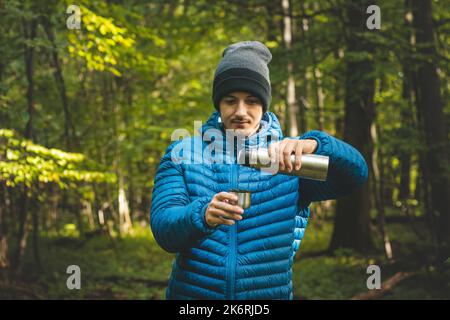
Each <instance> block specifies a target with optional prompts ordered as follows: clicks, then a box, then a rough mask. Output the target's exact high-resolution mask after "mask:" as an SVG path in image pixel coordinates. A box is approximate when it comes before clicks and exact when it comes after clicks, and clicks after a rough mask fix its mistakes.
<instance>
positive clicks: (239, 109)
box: [235, 100, 247, 116]
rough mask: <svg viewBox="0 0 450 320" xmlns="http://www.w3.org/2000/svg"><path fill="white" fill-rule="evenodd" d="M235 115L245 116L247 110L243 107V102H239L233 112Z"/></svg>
mask: <svg viewBox="0 0 450 320" xmlns="http://www.w3.org/2000/svg"><path fill="white" fill-rule="evenodd" d="M235 114H236V115H239V116H245V115H247V108H246V107H245V101H244V100H239V103H238V106H237V110H236V112H235Z"/></svg>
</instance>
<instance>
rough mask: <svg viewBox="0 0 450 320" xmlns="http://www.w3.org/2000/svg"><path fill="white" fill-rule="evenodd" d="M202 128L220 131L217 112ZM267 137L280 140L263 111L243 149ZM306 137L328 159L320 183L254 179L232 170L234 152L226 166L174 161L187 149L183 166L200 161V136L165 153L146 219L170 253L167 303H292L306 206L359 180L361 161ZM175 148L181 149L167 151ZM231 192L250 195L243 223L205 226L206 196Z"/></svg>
mask: <svg viewBox="0 0 450 320" xmlns="http://www.w3.org/2000/svg"><path fill="white" fill-rule="evenodd" d="M207 129H216V130H218V131H219V130H221V123H220V115H219V113H218V112H214V113H213V114H212V116H211V117H210V118H209V119H208V121H207V123H205V124H204V125H203V127H202V131H201V132H205V131H206V130H207ZM268 134H278V136H279V137H282V132H281V128H280V124H279V122H278V119H277V118H276V116H275V115H274V114H273V113H271V112H266V113H265V114H264V116H263V118H262V121H261V129H260V130H259V131H258V132H257V133H256V134H254V135H252V136H251V137H250V139H248V140H247V141H246V146H247V147H255V146H259V147H267V140H266V139H262V137H263V136H264V135H268ZM306 138H312V139H315V140H316V141H317V143H318V146H317V149H316V152H315V153H316V154H321V155H327V156H329V157H330V166H329V170H328V177H327V180H326V181H325V182H319V181H313V180H308V179H302V178H298V177H296V176H289V175H284V174H276V175H270V174H261V171H259V170H257V169H254V168H250V167H247V166H243V165H240V164H237V163H236V159H235V157H234V152H231V153H229V152H228V151H225V157H228V158H227V159H228V160H231V161H230V163H229V164H227V163H225V164H223V163H204V164H198V163H189V161H178V160H180V159H175V160H176V161H174V158H173V157H172V156H173V154H178V153H179V154H180V157H181V154H183V152H186V150H187V149H186V148H187V147H191V149H190V151H191V152H190V157H191V158H190V160H192V159H193V158H195V157H197V158H196V159H197V160H198V159H199V158H201V157H202V155H204V153H203V151H204V150H205V148H207V147H208V145H209V144H210V143H208V142H207V141H203V140H202V139H201V138H200V137H192V138H185V139H183V140H181V141H177V142H175V143H173V144H172V145H171V146H170V147H169V148H168V149H167V152H166V154H165V155H164V157H163V158H162V159H161V163H160V166H159V168H158V170H157V173H156V177H155V183H154V189H153V196H152V208H151V215H150V218H151V228H152V231H153V235H154V237H155V239H156V241H157V242H158V244H159V245H160V246H161V247H162V248H163V249H165V250H166V251H168V252H171V253H176V258H175V261H174V263H173V269H172V273H171V275H170V280H169V286H168V288H167V291H166V297H167V298H168V299H237V300H244V299H292V298H293V294H292V292H293V290H292V264H293V259H294V255H295V252H296V251H297V250H298V248H299V246H300V242H301V240H302V238H303V234H304V231H305V228H306V225H307V221H308V217H309V208H308V206H309V204H310V203H311V202H312V201H321V200H326V199H335V198H338V197H341V196H343V195H346V194H348V193H349V192H351V191H352V190H354V189H355V188H357V187H359V186H361V185H362V184H363V183H364V182H365V181H366V180H367V165H366V162H365V161H364V158H363V157H362V156H361V154H360V153H359V152H358V151H357V150H356V149H354V148H353V147H352V146H350V145H349V144H347V143H345V142H343V141H341V140H338V139H336V138H333V137H332V136H330V135H328V134H326V133H324V132H321V131H309V132H307V133H306V134H304V135H303V136H301V137H300V139H306ZM224 141H226V139H224ZM181 146H182V147H183V148H179V149H180V150H183V151H181V152H174V153H172V150H174V148H178V147H181ZM186 154H187V153H186ZM186 154H183V157H185V156H186ZM188 158H189V156H188ZM185 159H186V158H185ZM191 162H192V161H191ZM238 177H239V179H238ZM237 188H239V189H246V190H250V191H251V203H252V204H251V207H250V208H248V209H246V210H245V212H244V215H243V219H242V220H241V221H236V223H235V224H234V225H233V226H225V225H219V226H218V227H216V228H210V227H208V226H207V225H206V222H205V210H206V208H207V206H208V204H209V202H210V201H211V199H212V197H213V196H214V195H215V194H216V193H219V192H221V191H229V190H230V189H237Z"/></svg>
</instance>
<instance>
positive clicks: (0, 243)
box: [0, 159, 9, 269]
mask: <svg viewBox="0 0 450 320" xmlns="http://www.w3.org/2000/svg"><path fill="white" fill-rule="evenodd" d="M0 160H1V159H0ZM6 211H7V205H6V187H5V185H4V183H2V182H0V269H4V268H8V267H9V249H8V238H7V232H8V226H7V224H6Z"/></svg>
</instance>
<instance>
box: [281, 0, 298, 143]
mask: <svg viewBox="0 0 450 320" xmlns="http://www.w3.org/2000/svg"><path fill="white" fill-rule="evenodd" d="M281 5H282V8H283V41H284V45H285V47H286V52H287V55H288V63H287V83H286V108H287V117H288V118H287V121H288V123H287V124H288V126H287V132H288V134H289V136H291V137H296V136H298V135H299V131H298V124H297V121H298V119H297V115H298V113H299V107H298V103H297V98H296V96H295V77H294V63H293V62H292V19H291V3H290V0H282V1H281Z"/></svg>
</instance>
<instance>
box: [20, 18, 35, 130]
mask: <svg viewBox="0 0 450 320" xmlns="http://www.w3.org/2000/svg"><path fill="white" fill-rule="evenodd" d="M23 29H24V38H25V40H27V41H33V40H34V38H36V31H37V22H36V20H32V21H31V22H30V23H28V22H27V21H26V20H25V19H24V20H23ZM34 52H35V50H34V46H33V44H31V45H29V44H27V43H25V49H24V53H25V56H24V58H25V74H26V78H27V82H28V87H27V112H28V122H27V124H26V127H25V138H27V139H33V135H34V130H33V121H34V113H35V111H36V109H35V106H34V104H35V102H34Z"/></svg>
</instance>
